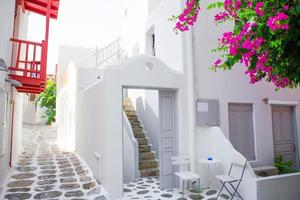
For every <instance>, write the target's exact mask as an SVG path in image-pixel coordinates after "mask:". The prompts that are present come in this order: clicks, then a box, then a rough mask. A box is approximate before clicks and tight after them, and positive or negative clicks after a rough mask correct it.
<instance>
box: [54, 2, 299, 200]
mask: <svg viewBox="0 0 300 200" xmlns="http://www.w3.org/2000/svg"><path fill="white" fill-rule="evenodd" d="M202 3H203V5H202V7H203V8H205V5H206V4H207V3H208V1H204V2H202ZM124 5H125V8H124V18H123V25H124V27H123V32H122V33H121V35H122V43H123V45H122V50H123V51H124V52H122V53H124V56H121V57H118V56H117V57H114V58H115V59H113V60H112V61H111V62H107V63H105V64H99V65H98V64H97V63H98V62H97V56H95V54H93V53H92V50H83V49H81V50H80V49H77V50H75V49H72V48H71V47H64V48H62V51H61V54H60V66H59V67H60V68H61V69H67V70H60V71H58V85H60V86H61V87H60V88H61V89H60V90H59V91H58V102H57V105H58V107H59V108H60V109H58V112H59V116H58V118H57V119H58V127H59V135H60V138H61V142H62V144H64V146H65V147H68V148H70V149H74V150H76V151H77V153H78V154H79V155H80V156H81V157H82V158H83V159H84V160H85V161H86V162H87V163H88V164H89V166H90V167H91V169H92V170H93V172H94V174H95V176H96V178H97V179H98V180H99V181H101V182H102V183H103V186H104V187H105V188H106V189H107V190H108V192H109V193H110V194H111V197H112V199H121V198H122V197H123V184H124V182H125V181H126V180H134V179H135V178H138V173H136V172H137V171H138V169H137V167H136V166H137V165H136V163H137V162H138V158H137V157H136V151H135V150H134V148H135V147H134V146H135V145H134V143H135V139H134V138H133V137H132V133H129V132H130V131H128V129H126V127H124V126H126V124H127V125H128V123H127V121H126V120H125V121H126V122H125V121H124V116H123V109H122V104H123V100H124V99H125V97H129V99H131V102H132V104H133V107H134V109H135V111H136V113H137V116H138V118H139V119H140V121H141V123H142V124H143V129H145V131H146V135H147V134H149V135H147V139H148V140H149V142H150V143H151V144H152V150H155V153H154V157H155V159H157V160H158V163H159V170H160V178H161V187H164V184H165V186H166V187H167V186H168V184H169V183H168V182H169V181H170V180H169V179H168V178H170V168H171V167H172V166H171V164H170V159H171V157H172V156H174V155H186V156H188V157H189V158H190V160H191V169H192V171H194V172H196V173H198V174H200V176H201V177H204V176H205V173H206V172H205V169H204V167H203V166H201V164H199V162H198V160H199V158H207V157H209V156H212V157H213V158H216V159H220V160H221V163H220V165H219V166H218V170H217V171H218V172H217V173H226V172H227V171H228V169H229V167H230V163H231V160H232V158H233V157H238V158H244V157H245V158H246V159H247V160H248V161H249V162H248V164H249V165H248V166H247V170H246V173H245V177H244V181H243V182H242V184H241V187H240V191H241V194H242V195H243V196H244V198H245V199H248V200H256V199H258V200H267V199H270V200H271V199H272V200H274V199H278V200H280V199H291V200H293V199H294V200H296V199H297V198H298V197H299V196H300V193H299V191H298V190H297V188H296V187H295V185H296V184H299V182H300V175H299V173H298V174H293V175H278V176H270V177H266V178H261V177H260V178H259V177H256V175H255V174H254V170H253V168H257V167H265V166H273V165H274V157H275V156H276V155H283V156H284V159H286V160H292V161H293V162H294V168H295V169H299V167H300V166H299V164H300V163H299V153H300V148H299V144H300V137H299V135H300V129H299V126H300V108H299V106H298V104H299V102H300V90H299V89H295V90H291V89H281V90H280V91H279V92H276V91H275V88H274V87H273V86H272V85H271V84H270V83H267V82H261V83H258V84H256V85H251V84H249V80H248V78H247V77H246V76H245V75H244V71H243V70H244V69H243V67H242V66H236V67H234V69H233V70H232V71H218V72H213V71H211V70H209V67H210V66H211V64H212V63H213V62H214V60H215V59H216V58H217V55H214V54H212V53H211V49H213V48H214V47H215V45H216V42H217V39H218V38H219V37H220V35H221V34H222V31H223V30H225V29H226V28H228V27H230V24H227V25H223V26H219V27H217V26H215V24H214V22H213V19H214V13H213V11H207V10H205V9H202V11H201V12H200V15H199V19H198V22H197V24H196V25H195V26H194V27H193V29H192V30H191V31H189V32H186V33H179V34H175V33H174V32H173V26H174V24H173V23H172V22H170V21H168V18H169V17H170V16H171V15H172V14H178V13H180V11H181V10H182V9H183V7H184V1H174V0H155V1H154V0H148V1H146V0H142V1H141V0H126V2H125V3H124ZM104 49H105V48H104ZM73 50H74V51H73ZM79 52H81V53H79ZM83 52H85V53H83ZM102 52H103V51H102ZM117 52H119V51H117ZM80 54H81V55H84V56H80ZM89 54H92V55H91V56H90V59H89V58H88V57H86V55H89ZM70 55H71V56H70ZM96 55H97V53H96ZM108 55H109V53H108V54H106V56H107V57H109V56H108ZM110 56H111V55H110ZM104 57H105V55H104ZM126 58H129V59H126ZM95 63H96V64H95ZM166 91H167V92H171V93H172V92H174V94H173V96H172V95H170V96H167V98H166V95H165V94H164V92H166ZM173 97H174V98H173ZM166 99H168V101H164V100H166ZM167 102H168V103H167ZM168 106H169V107H168ZM166 110H167V111H166ZM170 113H172V114H170ZM165 127H168V128H169V129H170V130H171V132H172V131H173V132H172V133H174V134H173V135H172V134H171V135H169V136H168V137H166V138H164V137H163V133H164V131H165V129H164V128H165ZM155 134H157V135H155ZM130 135H131V136H130ZM165 139H166V140H165ZM164 145H165V146H164ZM124 152H129V153H128V154H126V153H124ZM129 161H130V162H129ZM124 168H125V169H126V170H124ZM140 172H141V171H140ZM125 173H126V176H125ZM168 176H169V177H168ZM203 184H208V183H207V180H205V179H204V181H203ZM211 186H213V187H217V185H216V184H215V183H214V184H212V185H211ZM284 195H288V196H284Z"/></svg>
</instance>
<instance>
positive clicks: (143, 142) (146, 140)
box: [137, 138, 148, 145]
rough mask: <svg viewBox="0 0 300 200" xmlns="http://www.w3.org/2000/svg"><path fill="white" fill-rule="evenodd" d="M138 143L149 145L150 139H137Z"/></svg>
mask: <svg viewBox="0 0 300 200" xmlns="http://www.w3.org/2000/svg"><path fill="white" fill-rule="evenodd" d="M137 141H138V143H139V145H147V144H148V139H146V138H137Z"/></svg>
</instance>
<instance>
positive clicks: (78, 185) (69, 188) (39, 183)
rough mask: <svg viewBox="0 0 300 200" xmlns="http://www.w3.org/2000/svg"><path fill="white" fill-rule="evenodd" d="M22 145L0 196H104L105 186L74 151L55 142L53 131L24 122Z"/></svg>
mask: <svg viewBox="0 0 300 200" xmlns="http://www.w3.org/2000/svg"><path fill="white" fill-rule="evenodd" d="M23 130H24V133H23V147H24V151H23V153H22V154H21V155H20V157H19V160H18V163H17V164H16V167H14V169H13V172H12V174H11V177H10V180H9V182H8V183H7V185H6V188H4V194H2V196H0V199H1V200H2V199H11V200H23V199H52V200H57V199H60V200H65V199H66V200H67V199H72V200H85V199H88V200H106V199H108V198H107V195H106V192H105V191H104V189H103V188H102V187H101V186H100V185H99V184H98V183H97V182H96V181H95V179H94V178H93V175H92V174H91V172H90V170H89V169H88V168H87V166H86V165H85V164H84V163H83V162H82V161H81V160H80V159H79V158H78V156H77V155H76V154H75V153H72V152H62V151H61V150H60V149H59V147H58V146H57V145H56V144H55V140H56V131H55V130H54V129H53V128H51V127H45V126H35V127H33V126H24V129H23Z"/></svg>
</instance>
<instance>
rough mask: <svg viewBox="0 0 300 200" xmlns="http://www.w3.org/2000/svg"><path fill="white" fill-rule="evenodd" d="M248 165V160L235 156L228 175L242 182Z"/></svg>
mask: <svg viewBox="0 0 300 200" xmlns="http://www.w3.org/2000/svg"><path fill="white" fill-rule="evenodd" d="M247 163H248V161H247V159H245V158H243V157H235V156H234V157H233V159H232V162H231V166H230V169H229V172H228V175H230V176H234V177H235V178H238V179H239V180H242V179H243V176H244V173H245V170H246V167H247ZM233 173H234V174H233Z"/></svg>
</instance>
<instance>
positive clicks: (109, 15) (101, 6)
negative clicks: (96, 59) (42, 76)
mask: <svg viewBox="0 0 300 200" xmlns="http://www.w3.org/2000/svg"><path fill="white" fill-rule="evenodd" d="M122 15H123V9H122V0H84V1H83V0H61V1H60V8H59V14H58V19H57V20H51V23H50V36H49V37H50V38H49V47H48V48H49V51H48V70H47V71H48V73H50V74H53V73H55V65H56V64H57V63H58V50H59V46H60V45H71V46H82V47H89V48H95V49H96V47H98V48H102V47H104V46H106V45H107V44H109V43H110V42H112V41H113V40H115V39H116V38H117V37H118V36H120V33H121V19H122ZM28 27H29V28H28V40H32V41H41V40H43V39H44V38H45V17H43V16H41V15H37V14H34V13H30V15H29V24H28Z"/></svg>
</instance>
